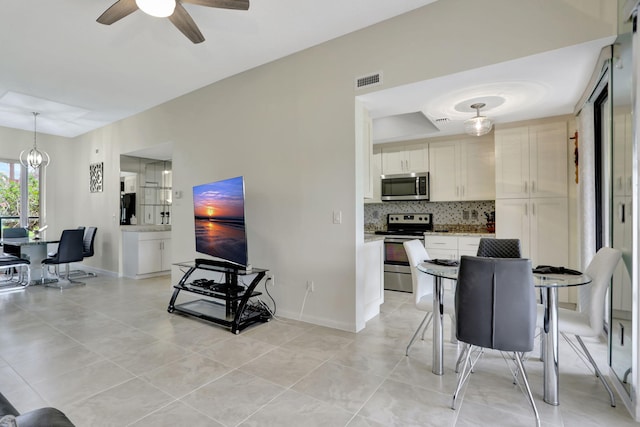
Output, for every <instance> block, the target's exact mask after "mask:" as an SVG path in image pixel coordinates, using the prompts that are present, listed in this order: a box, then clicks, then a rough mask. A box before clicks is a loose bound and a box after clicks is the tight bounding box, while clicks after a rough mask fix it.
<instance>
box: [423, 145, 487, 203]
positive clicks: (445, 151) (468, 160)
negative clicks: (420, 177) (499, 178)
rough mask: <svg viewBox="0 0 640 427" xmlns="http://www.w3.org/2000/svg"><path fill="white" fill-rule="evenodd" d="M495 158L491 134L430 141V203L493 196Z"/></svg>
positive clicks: (485, 198) (482, 198) (481, 198)
mask: <svg viewBox="0 0 640 427" xmlns="http://www.w3.org/2000/svg"><path fill="white" fill-rule="evenodd" d="M494 159H495V157H494V143H493V137H492V136H491V135H486V136H483V137H479V138H478V137H474V138H464V139H457V140H454V141H442V142H432V143H430V144H429V180H430V184H429V185H430V197H429V199H430V200H431V201H432V202H447V201H456V200H493V199H495V196H496V192H495V160H494Z"/></svg>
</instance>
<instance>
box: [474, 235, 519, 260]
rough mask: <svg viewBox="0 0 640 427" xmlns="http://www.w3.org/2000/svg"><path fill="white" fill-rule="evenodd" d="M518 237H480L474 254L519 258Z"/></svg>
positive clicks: (489, 256)
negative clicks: (476, 251)
mask: <svg viewBox="0 0 640 427" xmlns="http://www.w3.org/2000/svg"><path fill="white" fill-rule="evenodd" d="M520 254H521V251H520V239H492V238H489V237H482V238H480V244H479V245H478V253H477V254H476V256H482V257H488V258H520V257H521V255H520Z"/></svg>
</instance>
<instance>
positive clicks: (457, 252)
mask: <svg viewBox="0 0 640 427" xmlns="http://www.w3.org/2000/svg"><path fill="white" fill-rule="evenodd" d="M480 238H481V236H456V235H448V236H444V235H437V234H436V235H425V238H424V246H425V248H426V249H427V253H428V254H429V258H431V259H453V260H457V259H459V258H460V257H461V256H462V255H471V256H476V254H477V253H478V246H479V245H480Z"/></svg>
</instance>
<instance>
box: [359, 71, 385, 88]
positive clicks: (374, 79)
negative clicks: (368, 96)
mask: <svg viewBox="0 0 640 427" xmlns="http://www.w3.org/2000/svg"><path fill="white" fill-rule="evenodd" d="M381 84H382V71H380V72H377V73H374V74H369V75H367V76H362V77H357V78H356V89H361V88H363V87H369V86H378V85H381Z"/></svg>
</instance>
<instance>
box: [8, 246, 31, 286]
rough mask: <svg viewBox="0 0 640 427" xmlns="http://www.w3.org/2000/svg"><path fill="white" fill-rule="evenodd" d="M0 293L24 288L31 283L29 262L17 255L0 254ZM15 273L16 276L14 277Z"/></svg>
mask: <svg viewBox="0 0 640 427" xmlns="http://www.w3.org/2000/svg"><path fill="white" fill-rule="evenodd" d="M0 274H2V275H3V279H2V280H0V293H5V292H11V291H16V290H20V289H24V288H26V287H27V286H29V284H30V283H31V263H30V262H29V260H28V259H23V258H18V257H17V256H13V255H7V254H2V255H0ZM16 274H17V278H16Z"/></svg>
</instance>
